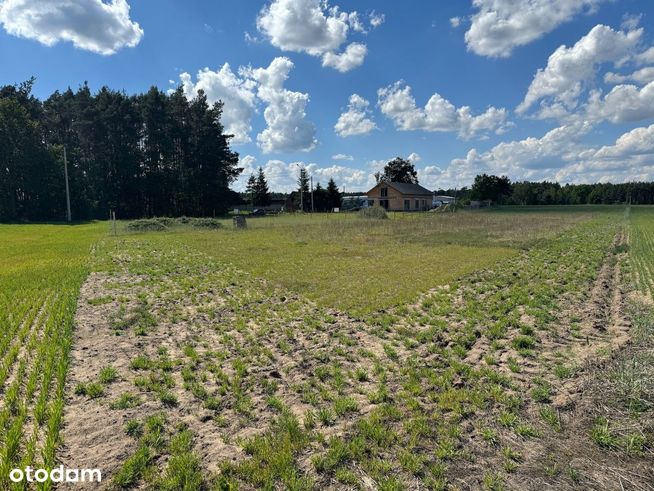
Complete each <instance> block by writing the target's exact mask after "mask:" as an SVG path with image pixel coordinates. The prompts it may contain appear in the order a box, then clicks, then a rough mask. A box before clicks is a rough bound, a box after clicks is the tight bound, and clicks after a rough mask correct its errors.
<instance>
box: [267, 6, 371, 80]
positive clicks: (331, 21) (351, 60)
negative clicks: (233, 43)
mask: <svg viewBox="0 0 654 491" xmlns="http://www.w3.org/2000/svg"><path fill="white" fill-rule="evenodd" d="M383 20H384V17H383V15H381V14H375V13H373V14H371V16H370V25H371V26H372V27H376V26H378V25H380V24H381V23H382V22H383ZM257 28H258V29H259V31H260V32H261V33H262V34H263V35H264V36H265V37H266V38H268V39H269V40H270V43H271V44H272V45H273V46H275V47H277V48H279V49H281V50H283V51H294V52H299V53H307V54H309V55H312V56H319V57H322V59H323V62H322V63H323V66H328V67H331V68H335V69H336V70H339V71H341V72H346V71H349V70H351V69H353V68H355V67H357V66H359V65H361V64H362V63H363V60H364V58H365V56H366V53H367V48H366V46H365V44H363V43H350V44H349V45H348V46H347V48H346V49H345V50H344V51H343V52H341V53H340V54H339V51H340V49H341V46H342V45H343V44H345V43H346V41H347V40H348V36H349V34H350V31H355V32H358V33H362V34H365V33H366V32H367V27H366V26H365V25H364V23H363V21H362V20H361V17H360V16H359V14H358V13H357V12H356V11H355V12H343V11H341V10H340V9H339V7H338V6H334V7H331V6H330V5H329V4H328V2H327V1H326V0H272V1H271V2H270V4H268V5H266V6H265V7H263V9H262V10H261V12H260V13H259V16H258V17H257Z"/></svg>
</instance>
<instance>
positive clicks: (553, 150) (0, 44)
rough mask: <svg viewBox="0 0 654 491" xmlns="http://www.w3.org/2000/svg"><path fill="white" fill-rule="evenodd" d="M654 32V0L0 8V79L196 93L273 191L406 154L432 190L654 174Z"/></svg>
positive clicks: (357, 180) (13, 4) (133, 0)
mask: <svg viewBox="0 0 654 491" xmlns="http://www.w3.org/2000/svg"><path fill="white" fill-rule="evenodd" d="M71 3H74V4H75V5H73V6H71ZM653 21H654V3H653V2H651V0H613V1H611V0H476V1H474V2H473V1H472V0H461V1H457V2H451V1H444V0H437V1H433V2H425V1H420V0H413V1H407V2H397V1H380V0H378V1H372V0H359V1H346V0H342V1H336V0H334V1H330V2H329V3H327V2H325V1H319V0H267V1H254V0H247V1H236V0H213V1H209V0H205V1H200V0H193V1H184V2H181V1H173V0H157V1H156V2H153V1H145V0H141V1H137V0H129V1H126V0H114V1H112V2H109V1H107V0H105V2H104V3H103V2H101V0H78V1H77V2H69V1H66V0H40V1H34V0H0V25H2V27H3V29H0V67H1V68H0V83H2V84H11V83H17V82H20V81H22V80H25V79H27V78H29V77H30V76H32V75H34V76H35V77H36V78H37V83H36V86H35V93H36V95H37V96H39V97H47V96H48V95H49V94H50V93H51V92H53V91H54V90H56V89H59V90H63V89H66V88H67V87H69V86H70V87H72V88H76V87H78V86H79V85H80V84H81V83H82V82H83V81H85V80H86V81H88V82H89V84H90V86H91V87H92V89H94V90H96V89H98V88H99V87H101V86H102V85H107V86H109V87H111V88H114V89H121V90H125V91H126V92H128V93H135V92H141V91H145V90H147V89H148V88H149V87H150V86H151V85H156V86H158V87H160V88H162V89H170V88H173V87H176V86H178V85H180V84H182V85H183V86H184V89H185V92H186V93H187V95H188V96H189V97H192V96H193V94H194V93H195V91H197V90H198V89H200V88H202V89H204V90H205V92H207V94H208V96H209V98H210V99H212V100H217V99H221V100H223V101H224V103H225V118H224V122H225V124H226V125H227V127H228V129H229V130H230V131H232V132H233V133H235V134H236V139H235V140H236V141H235V143H234V149H235V150H237V151H238V152H239V154H240V155H241V161H242V164H243V166H244V167H245V168H246V174H247V173H248V172H251V171H252V170H254V169H255V168H256V167H258V166H262V167H263V168H264V169H265V171H266V173H267V174H268V176H269V180H270V181H271V185H272V186H271V187H272V188H273V189H275V190H289V189H291V188H293V187H294V180H295V175H296V173H297V167H298V164H299V165H304V166H307V167H308V168H309V170H310V171H311V173H312V174H313V175H314V176H315V180H319V181H321V182H323V184H324V183H325V182H326V181H327V179H329V177H334V178H335V180H336V181H337V183H338V184H339V185H340V186H344V187H345V188H346V190H355V189H358V190H365V189H366V188H367V187H368V186H369V185H370V184H371V183H372V181H373V178H372V174H373V173H374V172H375V171H376V170H379V169H380V168H381V167H382V166H383V164H384V163H385V162H386V161H387V160H389V159H391V158H393V157H394V156H403V157H410V158H411V159H412V160H413V162H414V163H415V165H416V167H417V168H418V170H419V178H420V181H421V183H423V184H424V185H426V186H427V187H430V188H439V187H450V186H459V187H460V186H463V185H467V184H470V182H471V181H472V179H473V178H474V175H475V174H477V173H480V172H488V173H496V174H504V175H508V176H509V177H510V178H511V179H513V180H519V179H530V180H540V179H549V180H557V181H560V182H597V181H612V182H621V181H625V180H654V125H653V124H652V123H653V122H654V48H652V47H653V46H654V22H653ZM246 177H247V175H245V178H246ZM245 178H244V179H241V180H239V182H238V183H237V184H236V188H241V187H242V185H243V182H244V180H245Z"/></svg>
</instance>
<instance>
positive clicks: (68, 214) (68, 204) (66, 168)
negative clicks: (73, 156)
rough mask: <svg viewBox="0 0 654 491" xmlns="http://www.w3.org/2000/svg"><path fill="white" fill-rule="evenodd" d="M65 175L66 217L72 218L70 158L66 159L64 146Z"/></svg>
mask: <svg viewBox="0 0 654 491" xmlns="http://www.w3.org/2000/svg"><path fill="white" fill-rule="evenodd" d="M64 177H65V178H66V219H67V220H68V221H69V222H70V221H71V220H72V217H71V214H70V189H69V187H68V160H67V159H66V147H64Z"/></svg>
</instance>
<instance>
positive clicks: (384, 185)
mask: <svg viewBox="0 0 654 491" xmlns="http://www.w3.org/2000/svg"><path fill="white" fill-rule="evenodd" d="M367 195H368V206H381V207H382V208H385V209H386V210H389V211H425V210H429V209H430V208H431V205H432V196H433V193H432V192H431V191H430V190H429V189H426V188H423V187H422V186H421V185H419V184H411V183H407V182H385V181H382V182H379V183H377V185H376V186H375V187H374V188H372V189H371V190H370V191H368V193H367Z"/></svg>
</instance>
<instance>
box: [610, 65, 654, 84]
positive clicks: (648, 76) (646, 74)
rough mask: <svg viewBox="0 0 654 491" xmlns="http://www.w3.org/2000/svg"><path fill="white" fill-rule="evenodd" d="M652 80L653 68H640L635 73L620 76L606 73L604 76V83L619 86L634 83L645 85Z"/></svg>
mask: <svg viewBox="0 0 654 491" xmlns="http://www.w3.org/2000/svg"><path fill="white" fill-rule="evenodd" d="M653 80H654V66H648V67H645V68H640V69H639V70H636V71H635V72H632V73H628V74H626V75H621V74H619V73H614V72H607V73H605V74H604V81H605V82H606V83H608V84H621V83H624V82H636V83H638V84H647V83H649V82H651V81H653Z"/></svg>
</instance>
